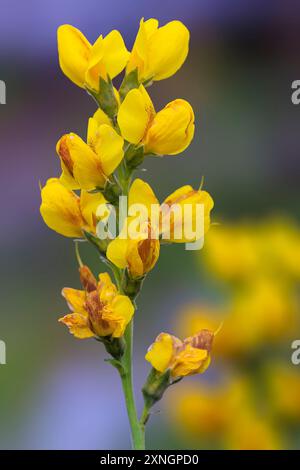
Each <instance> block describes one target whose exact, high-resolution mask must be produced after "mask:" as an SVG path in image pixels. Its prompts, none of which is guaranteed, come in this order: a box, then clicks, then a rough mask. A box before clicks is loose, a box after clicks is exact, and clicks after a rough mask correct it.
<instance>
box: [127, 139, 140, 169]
mask: <svg viewBox="0 0 300 470" xmlns="http://www.w3.org/2000/svg"><path fill="white" fill-rule="evenodd" d="M144 156H145V155H144V146H143V145H140V146H138V147H136V146H135V145H133V144H130V145H129V146H128V147H127V149H126V152H125V154H124V159H125V161H126V165H127V167H128V168H130V169H134V168H136V167H138V166H139V165H140V164H141V163H143V161H144Z"/></svg>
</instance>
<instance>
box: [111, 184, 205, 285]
mask: <svg viewBox="0 0 300 470" xmlns="http://www.w3.org/2000/svg"><path fill="white" fill-rule="evenodd" d="M187 204H189V205H190V210H189V212H188V217H186V216H185V212H184V211H182V210H181V211H180V212H178V211H177V210H176V211H174V210H173V209H174V207H175V206H176V209H177V208H178V207H179V209H182V208H184V207H185V206H186V205H187ZM197 204H203V206H204V209H203V214H204V220H203V227H202V229H203V230H201V235H202V232H203V234H205V233H206V232H207V231H208V229H209V226H210V211H211V210H212V208H213V205H214V203H213V200H212V198H211V196H210V195H209V194H208V193H207V192H206V191H202V190H194V189H193V188H192V187H191V186H183V187H182V188H179V189H177V190H176V191H175V192H174V193H172V194H171V195H170V196H168V197H167V198H166V199H165V201H164V202H163V204H162V205H160V203H159V201H158V199H157V197H156V196H155V194H154V192H153V190H152V188H151V186H150V185H149V184H148V183H146V182H145V181H143V180H141V179H139V178H137V179H136V180H134V182H133V183H132V185H131V187H130V190H129V194H128V214H129V217H128V218H127V220H126V222H125V224H124V227H123V229H122V231H121V233H120V235H119V236H118V237H117V238H116V239H115V240H113V241H111V243H110V244H109V246H108V249H107V253H106V255H107V257H108V259H109V260H110V261H111V262H112V263H114V264H115V265H116V266H117V267H118V268H121V269H124V268H126V267H127V268H128V270H129V272H130V274H131V276H132V277H133V278H138V277H142V276H143V275H144V274H146V273H147V272H149V271H150V270H151V269H152V268H153V267H154V266H155V264H156V262H157V260H158V257H159V246H160V243H159V236H161V237H163V239H164V240H165V241H169V242H176V243H185V242H192V241H194V240H195V239H196V238H197V237H195V236H194V233H196V232H194V231H193V233H192V234H193V238H186V237H185V232H186V229H185V225H187V226H189V227H191V228H192V229H193V228H194V225H195V220H194V219H195V217H196V206H197ZM135 208H137V211H136V210H135ZM139 208H143V212H140V211H139ZM136 220H138V221H139V225H138V231H139V233H140V236H136V235H135V234H134V237H133V235H132V231H131V227H133V229H136V224H135V221H136ZM178 226H180V227H179V229H180V230H178ZM178 234H180V236H179V237H178Z"/></svg>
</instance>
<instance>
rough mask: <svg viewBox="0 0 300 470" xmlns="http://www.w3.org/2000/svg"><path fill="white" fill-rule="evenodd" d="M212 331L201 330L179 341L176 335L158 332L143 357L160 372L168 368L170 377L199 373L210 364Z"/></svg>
mask: <svg viewBox="0 0 300 470" xmlns="http://www.w3.org/2000/svg"><path fill="white" fill-rule="evenodd" d="M213 338H214V333H213V332H211V331H209V330H201V331H200V332H199V333H197V334H196V335H194V336H191V337H190V338H187V339H185V340H184V341H181V340H180V339H178V338H176V336H173V335H170V334H168V333H160V335H158V337H157V338H156V340H155V342H154V343H153V344H152V345H151V346H150V348H149V350H148V352H147V354H146V356H145V358H146V360H147V361H148V362H150V364H151V365H152V367H153V368H154V369H155V370H157V371H158V372H160V373H164V372H166V371H167V370H170V372H171V376H172V377H184V376H187V375H194V374H201V373H203V372H205V371H206V369H207V368H208V366H209V364H210V352H211V348H212V343H213Z"/></svg>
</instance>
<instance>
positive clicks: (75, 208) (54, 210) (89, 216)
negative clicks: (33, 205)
mask: <svg viewBox="0 0 300 470" xmlns="http://www.w3.org/2000/svg"><path fill="white" fill-rule="evenodd" d="M41 198H42V203H41V207H40V212H41V215H42V217H43V219H44V222H45V224H46V225H48V227H49V228H51V229H52V230H55V232H58V233H60V234H61V235H64V236H65V237H72V238H78V237H80V238H82V236H83V235H82V230H83V229H84V230H87V231H89V232H93V233H94V232H95V228H96V223H97V218H96V211H97V208H98V207H99V205H100V204H105V203H106V200H105V198H104V196H103V195H102V194H101V193H95V194H90V193H88V192H86V191H81V195H80V197H79V196H77V194H75V193H74V192H73V191H70V190H69V189H67V188H66V187H65V186H64V185H63V184H62V183H61V182H60V180H59V179H57V178H50V179H49V180H48V181H47V183H46V185H45V186H44V187H43V188H42V190H41Z"/></svg>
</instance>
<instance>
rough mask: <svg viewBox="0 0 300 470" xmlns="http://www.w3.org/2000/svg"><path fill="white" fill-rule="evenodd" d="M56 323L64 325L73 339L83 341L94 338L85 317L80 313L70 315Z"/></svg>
mask: <svg viewBox="0 0 300 470" xmlns="http://www.w3.org/2000/svg"><path fill="white" fill-rule="evenodd" d="M58 321H59V322H60V323H64V324H65V325H66V326H67V327H68V328H69V331H70V333H72V335H74V336H75V338H79V339H85V338H92V337H93V336H95V335H94V333H93V332H92V330H91V329H90V327H89V323H88V319H87V317H84V316H83V315H81V314H80V313H70V314H68V315H65V316H64V317H62V318H60V319H59V320H58Z"/></svg>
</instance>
